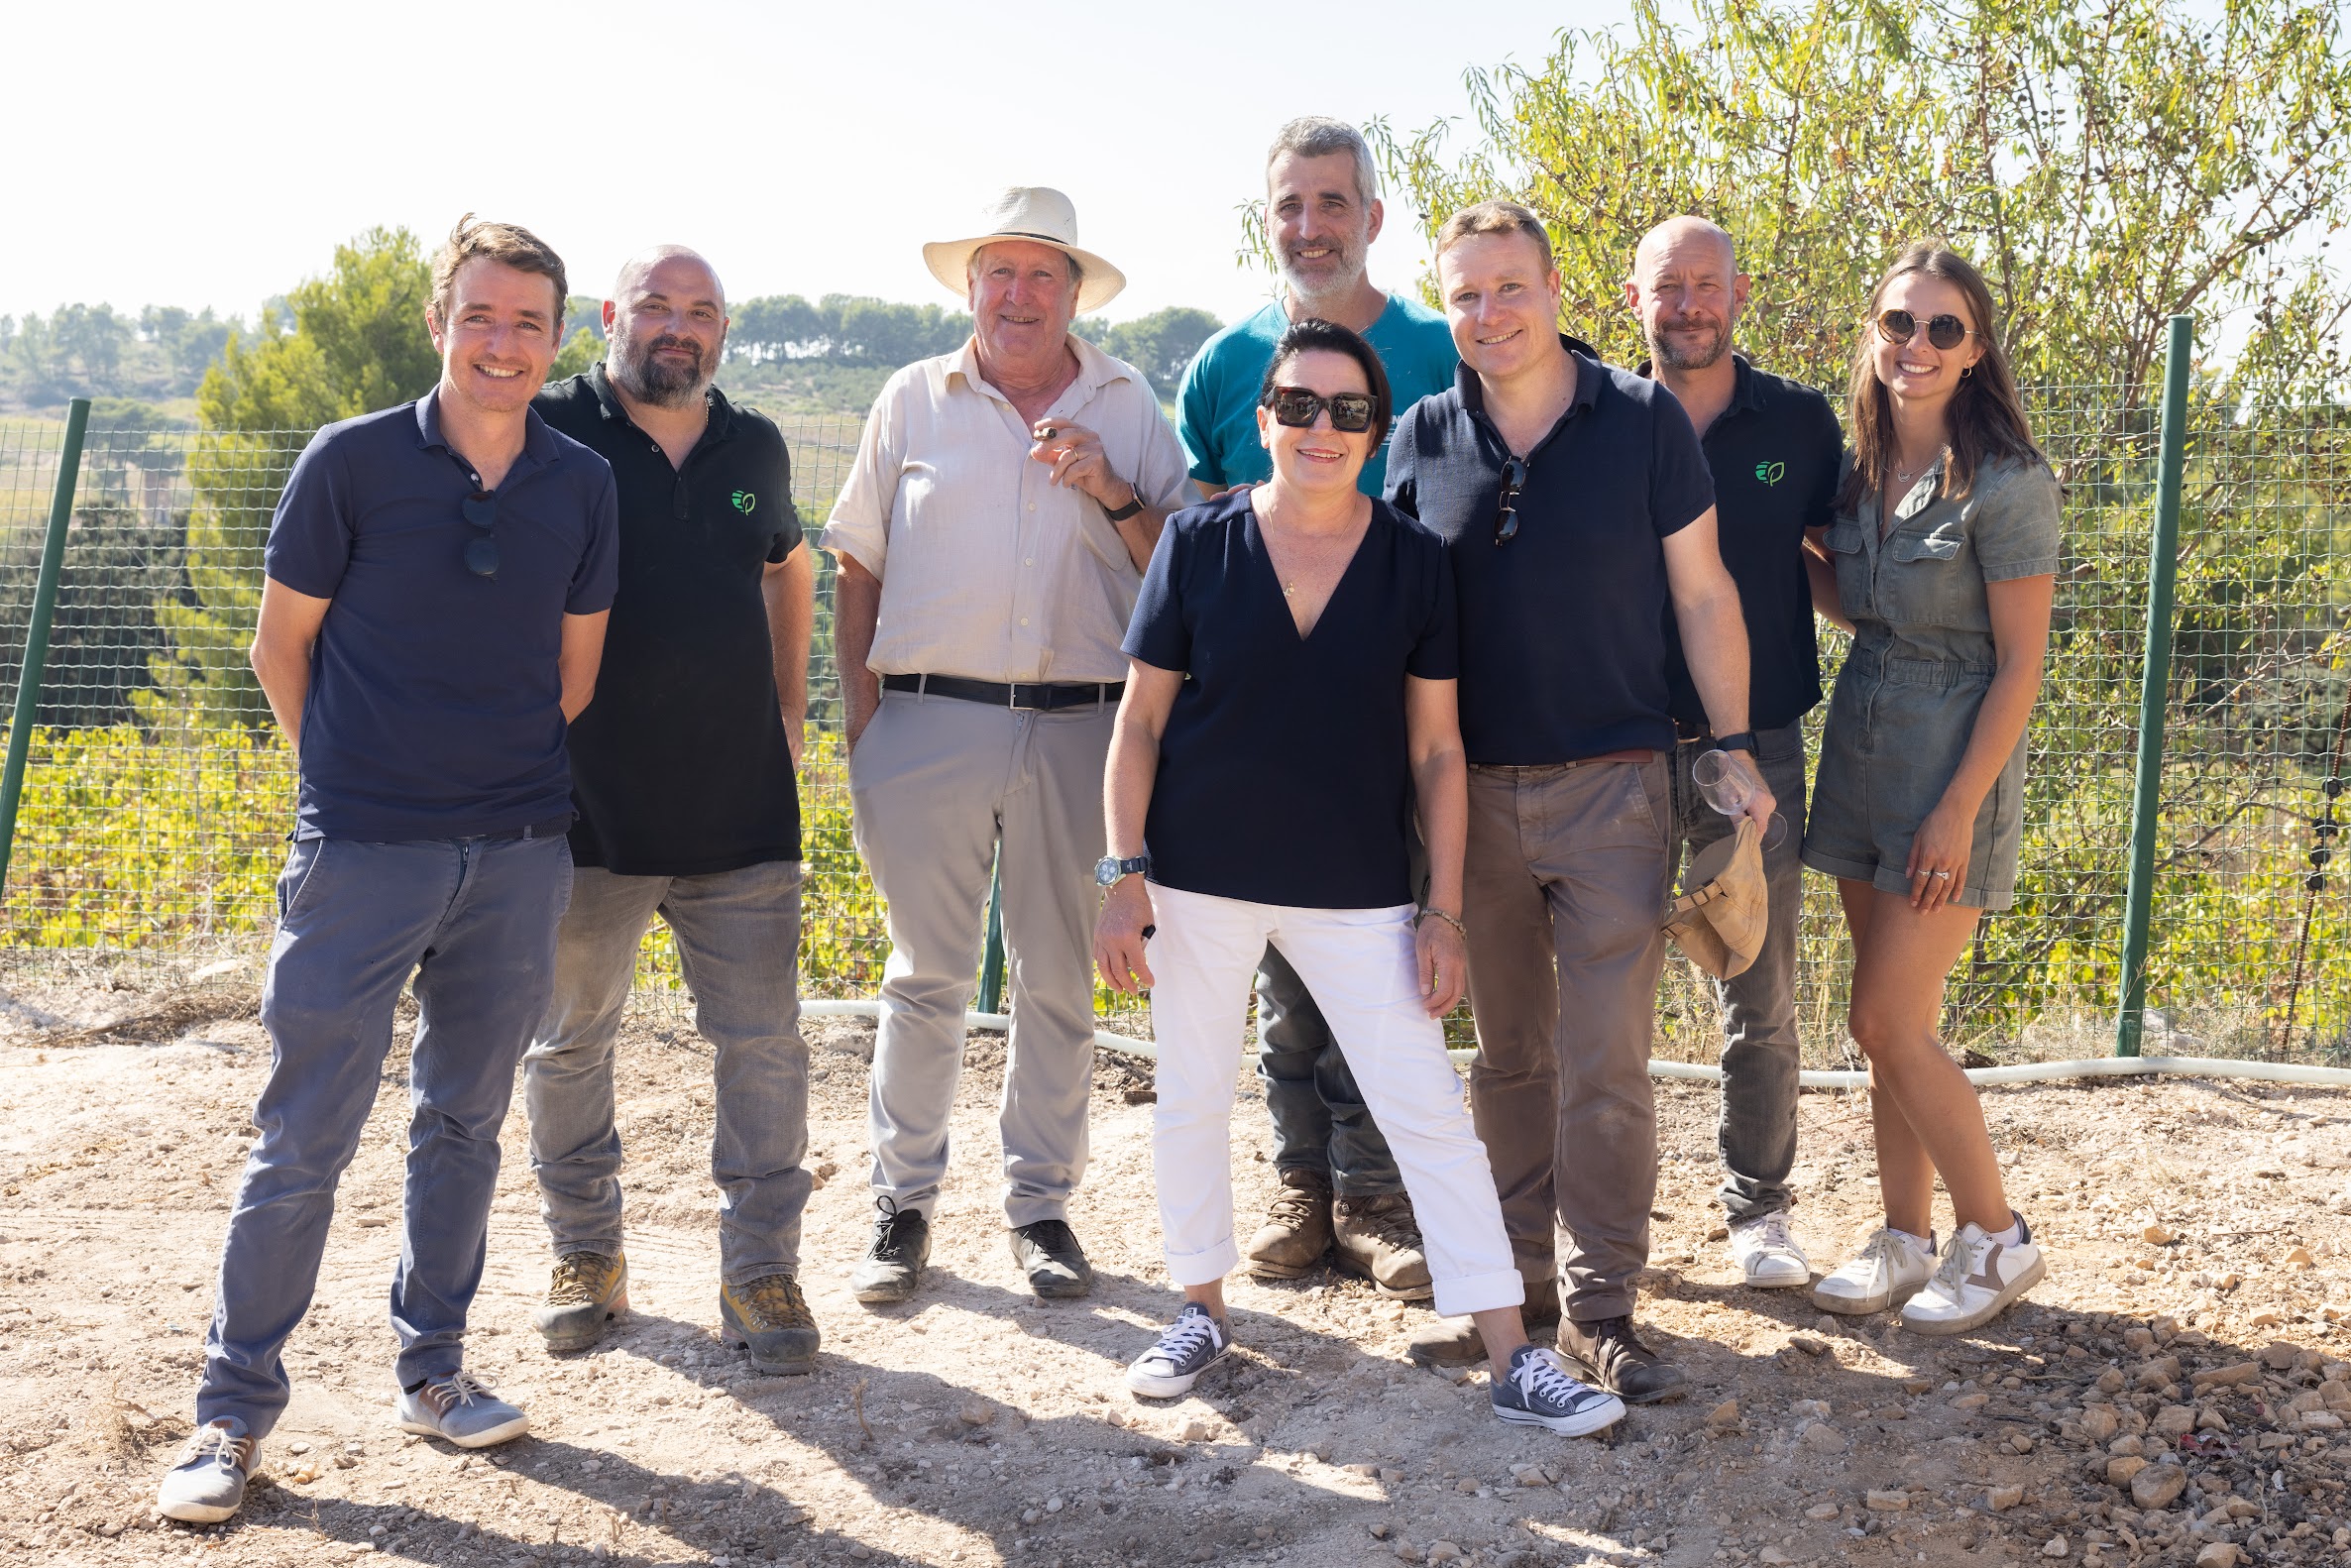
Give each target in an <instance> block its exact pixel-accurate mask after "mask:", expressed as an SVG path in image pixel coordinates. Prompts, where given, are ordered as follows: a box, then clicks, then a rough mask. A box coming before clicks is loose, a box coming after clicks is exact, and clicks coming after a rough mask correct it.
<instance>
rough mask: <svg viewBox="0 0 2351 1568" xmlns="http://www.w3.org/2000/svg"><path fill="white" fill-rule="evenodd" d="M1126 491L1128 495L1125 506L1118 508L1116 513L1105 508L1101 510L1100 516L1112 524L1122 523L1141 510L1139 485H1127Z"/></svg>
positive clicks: (1141, 499) (1141, 495)
mask: <svg viewBox="0 0 2351 1568" xmlns="http://www.w3.org/2000/svg"><path fill="white" fill-rule="evenodd" d="M1127 490H1128V492H1129V495H1128V499H1127V504H1125V505H1123V506H1121V507H1119V508H1118V510H1116V511H1112V510H1111V509H1110V508H1109V507H1107V506H1104V507H1103V508H1102V514H1103V515H1104V516H1106V517H1108V518H1109V519H1110V520H1111V521H1112V522H1124V521H1126V520H1127V519H1128V518H1129V517H1132V516H1133V515H1134V514H1135V513H1137V512H1139V511H1141V510H1142V509H1143V489H1142V487H1141V486H1139V485H1129V486H1128V487H1127Z"/></svg>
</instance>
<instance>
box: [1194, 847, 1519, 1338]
mask: <svg viewBox="0 0 2351 1568" xmlns="http://www.w3.org/2000/svg"><path fill="white" fill-rule="evenodd" d="M1150 891H1151V909H1152V920H1153V923H1154V924H1155V925H1157V926H1158V928H1159V930H1158V931H1157V932H1156V933H1154V934H1153V936H1152V939H1151V946H1150V952H1149V956H1150V961H1151V973H1152V987H1151V1028H1152V1036H1153V1038H1154V1040H1156V1041H1157V1043H1158V1045H1159V1109H1158V1112H1157V1114H1156V1115H1155V1117H1154V1118H1153V1127H1152V1143H1151V1153H1152V1164H1153V1166H1154V1168H1155V1170H1156V1173H1157V1176H1158V1181H1159V1198H1160V1229H1161V1232H1162V1234H1163V1236H1164V1238H1165V1241H1166V1245H1167V1256H1168V1272H1169V1274H1170V1275H1172V1276H1173V1277H1174V1278H1175V1281H1176V1284H1177V1285H1184V1286H1191V1285H1206V1284H1208V1283H1210V1282H1211V1281H1215V1280H1221V1279H1223V1278H1224V1277H1225V1276H1226V1275H1228V1274H1230V1273H1231V1272H1232V1271H1233V1270H1234V1268H1236V1267H1237V1266H1238V1265H1239V1264H1240V1261H1241V1250H1240V1248H1239V1247H1238V1246H1237V1245H1235V1243H1234V1240H1233V1173H1232V1133H1231V1128H1232V1113H1233V1090H1234V1080H1235V1078H1236V1076H1237V1075H1238V1073H1239V1071H1240V1066H1241V1040H1242V1036H1243V1034H1244V1032H1245V1031H1246V1030H1247V1028H1248V1023H1249V984H1250V978H1251V976H1252V975H1254V974H1255V973H1256V971H1257V962H1258V958H1259V957H1260V956H1261V955H1262V954H1263V953H1264V952H1265V951H1266V945H1267V944H1268V943H1269V942H1270V943H1272V944H1273V946H1274V947H1275V948H1277V949H1279V950H1280V951H1281V953H1282V956H1284V957H1285V958H1287V959H1288V960H1289V964H1290V967H1291V968H1293V969H1295V970H1297V972H1298V976H1299V978H1300V979H1302V980H1304V981H1305V982H1306V989H1307V990H1309V991H1310V992H1312V993H1313V996H1314V1000H1315V1002H1316V1003H1317V1004H1319V1005H1320V1007H1321V1008H1322V1016H1323V1018H1324V1019H1325V1021H1327V1022H1328V1023H1329V1025H1330V1030H1331V1035H1332V1037H1333V1038H1334V1039H1335V1040H1336V1041H1337V1042H1338V1046H1339V1051H1340V1053H1341V1054H1342V1055H1344V1056H1345V1057H1346V1059H1347V1065H1348V1066H1349V1067H1350V1068H1352V1069H1353V1070H1354V1072H1355V1081H1356V1083H1357V1084H1358V1086H1360V1087H1361V1088H1362V1090H1363V1098H1364V1104H1365V1105H1366V1106H1368V1107H1369V1108H1370V1110H1371V1113H1372V1119H1373V1120H1374V1121H1375V1122H1377V1123H1378V1124H1379V1127H1380V1130H1381V1131H1382V1132H1383V1133H1386V1134H1387V1135H1388V1145H1389V1148H1390V1149H1392V1150H1393V1151H1395V1154H1396V1163H1397V1168H1398V1170H1399V1172H1401V1173H1402V1175H1403V1178H1404V1190H1405V1191H1406V1192H1407V1193H1409V1194H1410V1195H1411V1199H1412V1210H1413V1213H1414V1214H1415V1215H1416V1216H1417V1217H1418V1219H1419V1221H1420V1235H1421V1238H1422V1240H1423V1242H1424V1243H1425V1245H1426V1247H1427V1252H1428V1271H1429V1276H1430V1279H1431V1281H1432V1282H1433V1283H1434V1285H1435V1286H1436V1309H1437V1311H1438V1312H1439V1313H1440V1314H1442V1315H1444V1316H1446V1317H1459V1316H1461V1315H1463V1314H1465V1313H1469V1312H1482V1311H1485V1310H1487V1309H1489V1308H1492V1307H1498V1306H1516V1305H1517V1304H1519V1303H1520V1302H1521V1301H1523V1300H1524V1299H1525V1287H1524V1284H1523V1282H1521V1280H1520V1279H1519V1277H1518V1269H1517V1266H1516V1265H1515V1264H1513V1263H1512V1262H1511V1247H1510V1242H1509V1240H1508V1239H1507V1238H1506V1237H1505V1235H1504V1233H1503V1225H1502V1202H1501V1200H1500V1199H1499V1198H1498V1197H1496V1195H1495V1190H1494V1173H1493V1171H1492V1169H1491V1168H1490V1167H1488V1165H1487V1163H1486V1146H1485V1145H1484V1144H1482V1143H1480V1142H1479V1141H1478V1135H1477V1133H1476V1132H1475V1131H1474V1130H1473V1129H1472V1128H1471V1126H1470V1119H1469V1112H1468V1111H1467V1110H1465V1109H1463V1107H1462V1099H1461V1079H1460V1077H1459V1075H1457V1074H1456V1073H1455V1072H1454V1070H1453V1064H1452V1063H1451V1062H1450V1061H1449V1060H1447V1059H1446V1056H1445V1032H1444V1026H1443V1025H1442V1024H1441V1023H1440V1022H1439V1021H1438V1020H1436V1019H1433V1018H1431V1017H1429V1016H1428V1013H1427V1011H1426V1010H1425V1008H1424V1007H1423V1005H1422V1000H1421V995H1420V989H1419V985H1418V983H1417V980H1416V977H1415V974H1414V968H1415V964H1414V961H1413V952H1412V925H1411V916H1412V907H1411V906H1410V905H1409V904H1399V905H1397V906H1396V907H1395V908H1393V909H1295V908H1290V907H1288V906H1287V905H1278V904H1252V903H1248V902H1246V901H1244V900H1241V899H1234V898H1216V897H1213V896H1211V895H1209V894H1205V893H1186V892H1182V891H1180V890H1178V889H1176V888H1172V887H1162V886H1160V885H1159V884H1157V883H1153V884H1151V889H1150Z"/></svg>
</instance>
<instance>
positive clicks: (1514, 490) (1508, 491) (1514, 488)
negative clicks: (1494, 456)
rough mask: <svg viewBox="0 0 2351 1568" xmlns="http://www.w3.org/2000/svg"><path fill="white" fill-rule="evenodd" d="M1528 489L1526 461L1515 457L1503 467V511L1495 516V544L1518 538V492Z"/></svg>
mask: <svg viewBox="0 0 2351 1568" xmlns="http://www.w3.org/2000/svg"><path fill="white" fill-rule="evenodd" d="M1525 488H1526V459H1524V458H1522V457H1518V456H1515V455H1513V456H1512V457H1511V459H1510V460H1509V461H1508V462H1506V463H1504V464H1503V466H1502V509H1501V510H1500V511H1498V512H1496V513H1495V514H1494V542H1495V543H1496V544H1508V543H1510V542H1511V540H1512V539H1515V538H1516V537H1518V492H1520V491H1522V490H1524V489H1525Z"/></svg>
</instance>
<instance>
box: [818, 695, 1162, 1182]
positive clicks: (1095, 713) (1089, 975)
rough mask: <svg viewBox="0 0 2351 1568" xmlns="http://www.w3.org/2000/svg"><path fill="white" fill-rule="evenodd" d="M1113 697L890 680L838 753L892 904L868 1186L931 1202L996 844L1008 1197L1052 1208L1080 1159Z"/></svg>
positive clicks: (876, 881)
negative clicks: (903, 688)
mask: <svg viewBox="0 0 2351 1568" xmlns="http://www.w3.org/2000/svg"><path fill="white" fill-rule="evenodd" d="M1117 711H1118V706H1117V704H1116V703H1115V702H1111V703H1103V704H1100V705H1089V706H1087V707H1084V708H1064V709H1062V710H1060V711H1059V712H1056V713H1050V714H1047V713H1032V712H1027V711H1021V710H1014V709H1006V708H996V707H992V706H990V705H988V704H985V703H967V702H963V701H960V700H959V699H956V698H952V697H939V696H933V695H929V694H918V693H914V692H884V693H882V699H881V708H880V709H879V711H877V712H876V713H875V714H874V716H873V722H872V723H871V724H869V725H867V726H866V728H865V732H864V733H863V734H862V735H860V736H859V737H858V740H857V749H856V750H855V752H853V753H852V754H851V755H850V757H849V797H850V802H851V804H852V805H853V806H854V808H855V813H856V815H855V823H854V832H855V838H856V843H857V852H858V854H860V855H862V856H863V857H864V860H865V865H866V868H867V869H868V870H869V871H870V872H871V873H872V875H873V885H874V886H875V887H876V888H878V889H879V890H880V892H881V895H882V897H883V898H884V899H886V900H887V901H888V903H889V927H890V961H889V964H888V966H887V967H886V968H885V969H884V970H883V975H882V986H881V1020H880V1024H879V1026H878V1028H877V1030H876V1032H875V1037H874V1047H873V1080H872V1093H871V1096H870V1099H869V1101H868V1105H867V1121H868V1130H869V1132H870V1134H871V1136H872V1140H873V1190H874V1191H875V1192H876V1193H877V1194H879V1195H880V1196H882V1197H886V1198H888V1199H890V1200H891V1201H892V1202H893V1203H895V1204H897V1205H898V1206H899V1207H901V1208H910V1209H915V1210H918V1211H920V1212H921V1213H922V1214H923V1215H924V1217H926V1218H928V1217H929V1216H930V1213H931V1210H932V1208H933V1206H934V1205H935V1204H936V1203H937V1201H938V1199H939V1183H940V1180H941V1178H942V1177H944V1176H946V1175H947V1159H948V1148H947V1141H948V1140H947V1133H948V1115H949V1112H950V1111H951V1110H952V1108H953V1105H954V1100H955V1082H956V1079H957V1078H958V1077H959V1076H960V1075H961V1072H962V1066H963V1009H964V1007H965V1006H966V1005H967V1004H968V1003H969V1002H970V1000H971V994H972V988H973V983H974V979H975V977H976V976H977V974H978V972H979V953H980V947H981V944H982V943H983V941H984V940H985V936H986V932H985V921H986V907H987V896H988V868H989V866H990V865H991V864H993V863H995V862H996V859H997V851H998V849H999V847H1001V849H1002V851H1003V856H1002V865H1003V887H1004V949H1005V956H1006V960H1007V964H1008V967H1009V968H1010V970H1011V976H1012V985H1011V1004H1012V1037H1011V1042H1010V1045H1009V1049H1008V1053H1007V1056H1008V1060H1007V1061H1006V1063H1005V1067H1004V1102H1003V1106H1002V1108H1001V1110H1000V1111H999V1113H998V1116H997V1128H998V1131H999V1132H1000V1133H1001V1134H1002V1136H1003V1141H1004V1210H1005V1214H1006V1216H1007V1218H1008V1220H1009V1221H1010V1223H1011V1224H1013V1225H1015V1226H1019V1225H1029V1224H1034V1223H1035V1222H1036V1221H1038V1220H1044V1219H1060V1218H1062V1217H1063V1211H1064V1209H1065V1208H1066V1207H1067V1206H1068V1201H1069V1194H1070V1193H1071V1192H1072V1191H1074V1190H1075V1189H1076V1186H1077V1182H1078V1178H1079V1177H1080V1176H1083V1175H1084V1174H1085V1163H1086V1152H1087V1151H1086V1103H1087V1095H1088V1092H1089V1091H1090V1090H1091V1088H1092V1086H1093V1065H1094V982H1093V943H1094V912H1095V910H1096V909H1097V908H1098V907H1099V905H1100V902H1101V895H1100V892H1099V891H1098V890H1097V889H1096V888H1095V886H1094V862H1095V861H1097V860H1099V859H1101V858H1102V768H1103V764H1104V762H1105V761H1106V760H1107V758H1108V756H1109V754H1110V725H1111V721H1112V719H1113V718H1114V717H1115V716H1116V714H1117Z"/></svg>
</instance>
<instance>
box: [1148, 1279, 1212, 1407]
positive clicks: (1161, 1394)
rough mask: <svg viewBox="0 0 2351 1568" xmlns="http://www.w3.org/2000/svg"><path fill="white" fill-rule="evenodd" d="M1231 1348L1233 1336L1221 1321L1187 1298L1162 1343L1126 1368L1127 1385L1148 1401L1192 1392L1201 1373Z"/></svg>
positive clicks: (1171, 1397) (1167, 1398) (1161, 1337)
mask: <svg viewBox="0 0 2351 1568" xmlns="http://www.w3.org/2000/svg"><path fill="white" fill-rule="evenodd" d="M1232 1348H1233V1341H1232V1336H1231V1334H1229V1333H1228V1332H1227V1331H1226V1329H1225V1326H1224V1323H1223V1322H1222V1320H1220V1319H1218V1318H1215V1317H1211V1316H1209V1315H1208V1309H1207V1308H1206V1307H1204V1306H1202V1305H1200V1303H1199V1302H1197V1301H1186V1302H1184V1303H1183V1310H1182V1311H1180V1312H1178V1313H1176V1321H1175V1322H1173V1323H1171V1324H1169V1325H1168V1331H1167V1332H1166V1333H1164V1334H1162V1335H1160V1342H1159V1343H1158V1344H1156V1345H1154V1346H1152V1347H1151V1348H1150V1349H1149V1350H1147V1351H1145V1352H1143V1354H1142V1355H1140V1356H1138V1357H1136V1358H1135V1364H1134V1365H1133V1366H1131V1367H1129V1368H1127V1387H1128V1388H1130V1389H1132V1390H1134V1391H1135V1392H1136V1393H1137V1394H1140V1395H1142V1396H1143V1397H1144V1398H1145V1399H1149V1400H1172V1399H1174V1398H1176V1396H1177V1395H1179V1394H1189V1393H1190V1392H1191V1386H1192V1385H1193V1384H1195V1383H1197V1382H1199V1381H1200V1374H1201V1373H1203V1372H1206V1371H1207V1370H1208V1369H1209V1368H1210V1367H1212V1366H1214V1365H1216V1363H1217V1361H1218V1360H1220V1359H1221V1358H1222V1357H1223V1355H1224V1353H1225V1352H1226V1351H1228V1350H1230V1349H1232Z"/></svg>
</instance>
